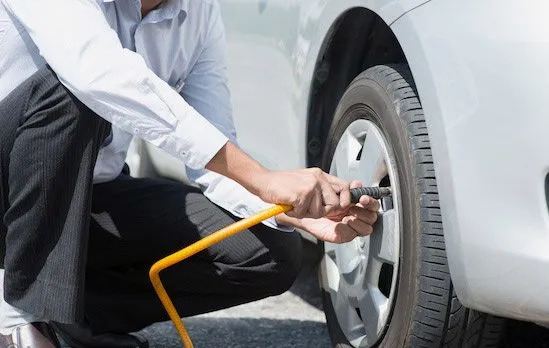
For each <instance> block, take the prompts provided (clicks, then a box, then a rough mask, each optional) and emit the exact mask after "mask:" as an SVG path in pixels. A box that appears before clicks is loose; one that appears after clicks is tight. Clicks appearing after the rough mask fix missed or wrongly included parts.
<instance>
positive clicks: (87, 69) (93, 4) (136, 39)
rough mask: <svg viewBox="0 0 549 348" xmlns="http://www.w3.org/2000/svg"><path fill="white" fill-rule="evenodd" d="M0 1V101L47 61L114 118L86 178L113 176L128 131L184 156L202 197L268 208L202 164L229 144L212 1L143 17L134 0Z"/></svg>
mask: <svg viewBox="0 0 549 348" xmlns="http://www.w3.org/2000/svg"><path fill="white" fill-rule="evenodd" d="M0 2H1V4H0V100H2V99H3V98H4V97H5V96H6V95H7V94H8V93H9V92H10V91H12V90H13V89H14V88H15V87H16V86H18V85H19V84H20V83H21V82H23V81H24V80H25V79H26V78H28V77H29V76H30V75H32V74H33V73H34V72H35V71H37V69H38V68H40V67H41V66H44V65H45V64H46V62H47V64H49V65H50V66H51V68H52V69H53V70H54V71H55V72H56V74H57V75H58V77H59V79H60V81H61V82H62V83H63V85H65V86H66V87H67V88H68V89H69V90H70V91H71V92H72V93H73V94H74V95H75V96H76V97H77V98H78V99H79V100H81V101H82V102H83V103H84V104H85V105H87V106H88V107H89V108H90V109H91V110H93V111H94V112H95V113H97V114H98V115H99V116H101V117H103V118H104V119H106V120H108V121H110V122H111V123H112V125H113V132H112V137H109V139H108V141H107V143H106V144H105V146H104V147H103V148H102V149H101V150H100V153H99V156H98V161H97V164H96V167H95V172H94V182H96V183H101V182H106V181H110V180H113V179H114V178H116V177H117V176H118V175H119V174H120V172H121V170H122V167H123V165H124V162H125V159H126V154H127V151H128V147H129V144H130V142H131V139H132V137H133V136H134V135H135V136H137V137H139V138H141V139H144V140H146V141H148V142H149V143H152V144H153V145H155V146H157V147H159V148H161V149H163V150H164V151H166V152H168V153H169V154H171V155H173V156H174V157H176V158H178V159H179V160H181V161H182V162H183V163H185V164H186V166H187V174H188V176H189V178H190V179H191V180H194V181H195V182H196V183H198V184H199V186H200V187H201V188H202V190H203V191H204V194H205V195H206V196H207V197H208V198H209V199H210V200H212V201H213V202H214V203H216V204H218V205H219V206H221V207H223V208H225V209H226V210H228V211H230V212H232V213H233V214H235V215H236V216H239V217H245V216H248V215H250V214H252V213H255V212H257V211H259V210H262V209H265V208H267V207H269V206H270V204H267V203H265V202H263V201H262V200H260V199H259V198H258V197H256V196H254V195H252V194H251V193H249V192H248V191H246V190H245V189H244V188H243V187H242V186H240V185H239V184H237V183H236V182H234V181H232V180H230V179H228V178H226V177H223V176H221V175H218V174H216V173H213V172H210V171H207V170H205V169H204V166H205V165H206V164H207V163H208V162H209V161H210V159H211V158H212V157H213V156H214V155H215V154H216V153H217V151H218V150H219V149H220V148H221V147H222V146H223V145H224V144H225V143H226V142H227V140H231V141H232V142H233V143H235V144H236V133H235V129H234V124H233V120H232V110H231V104H230V95H229V90H228V87H227V75H226V70H227V67H226V47H225V46H226V44H225V33H224V28H223V23H222V21H221V17H220V10H219V5H218V3H217V0H166V1H164V2H163V3H162V4H161V5H160V7H158V8H157V9H155V10H153V11H151V12H150V13H149V14H147V15H146V16H145V17H144V18H141V2H140V0H40V1H36V0H0ZM0 122H1V115H0ZM266 224H267V225H270V226H272V227H277V228H280V229H284V228H283V227H279V226H277V225H276V222H275V221H274V219H270V220H269V221H267V222H266Z"/></svg>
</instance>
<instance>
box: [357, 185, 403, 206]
mask: <svg viewBox="0 0 549 348" xmlns="http://www.w3.org/2000/svg"><path fill="white" fill-rule="evenodd" d="M392 194H393V191H392V190H391V187H358V188H354V189H351V201H352V202H353V203H358V200H359V199H360V197H361V196H364V195H366V196H370V197H372V198H374V199H381V198H383V197H387V196H390V195H392Z"/></svg>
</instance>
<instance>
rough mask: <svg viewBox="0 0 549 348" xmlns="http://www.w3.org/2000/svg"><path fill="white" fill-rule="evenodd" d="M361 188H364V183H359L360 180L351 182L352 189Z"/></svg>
mask: <svg viewBox="0 0 549 348" xmlns="http://www.w3.org/2000/svg"><path fill="white" fill-rule="evenodd" d="M359 187H362V183H361V182H360V181H358V180H353V181H351V185H350V188H352V189H354V188H359Z"/></svg>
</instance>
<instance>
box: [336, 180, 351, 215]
mask: <svg viewBox="0 0 549 348" xmlns="http://www.w3.org/2000/svg"><path fill="white" fill-rule="evenodd" d="M350 206H351V189H350V186H349V185H348V184H346V185H345V187H342V188H341V191H339V207H340V208H341V209H347V208H349V207H350Z"/></svg>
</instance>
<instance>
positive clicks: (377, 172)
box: [358, 126, 387, 186]
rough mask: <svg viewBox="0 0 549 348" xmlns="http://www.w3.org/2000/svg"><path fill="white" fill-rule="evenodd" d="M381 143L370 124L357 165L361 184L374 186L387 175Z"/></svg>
mask: <svg viewBox="0 0 549 348" xmlns="http://www.w3.org/2000/svg"><path fill="white" fill-rule="evenodd" d="M382 143H383V140H382V139H381V135H380V134H379V131H378V130H377V129H375V128H374V127H372V126H370V127H369V129H368V134H367V135H366V140H365V141H364V145H363V146H362V154H361V156H360V162H359V165H358V174H359V175H360V179H362V184H363V185H368V186H376V185H378V184H379V181H380V180H381V179H382V178H383V177H384V176H385V175H387V166H386V164H385V159H384V151H383V146H384V145H383V144H382Z"/></svg>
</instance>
